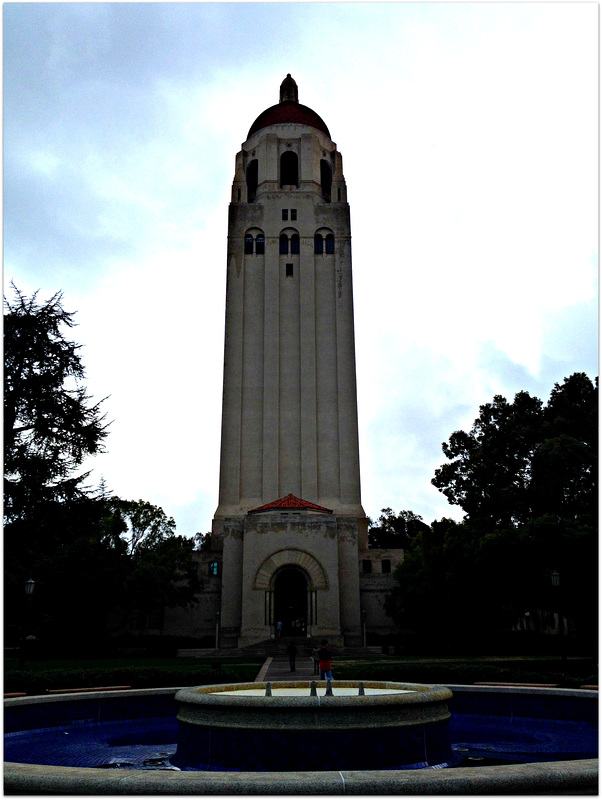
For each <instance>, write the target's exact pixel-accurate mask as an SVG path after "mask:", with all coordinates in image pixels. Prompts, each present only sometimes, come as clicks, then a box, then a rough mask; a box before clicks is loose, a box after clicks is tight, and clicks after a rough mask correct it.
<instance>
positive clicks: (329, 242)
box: [326, 233, 334, 254]
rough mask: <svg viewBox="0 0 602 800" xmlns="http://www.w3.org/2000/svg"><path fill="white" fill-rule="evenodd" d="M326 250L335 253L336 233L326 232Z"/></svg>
mask: <svg viewBox="0 0 602 800" xmlns="http://www.w3.org/2000/svg"><path fill="white" fill-rule="evenodd" d="M326 252H327V253H330V254H332V253H334V235H333V234H332V233H328V234H326Z"/></svg>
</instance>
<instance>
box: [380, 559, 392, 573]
mask: <svg viewBox="0 0 602 800" xmlns="http://www.w3.org/2000/svg"><path fill="white" fill-rule="evenodd" d="M381 565H382V571H383V573H389V572H391V562H390V561H389V559H388V558H383V560H382V562H381Z"/></svg>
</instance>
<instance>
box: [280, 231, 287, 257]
mask: <svg viewBox="0 0 602 800" xmlns="http://www.w3.org/2000/svg"><path fill="white" fill-rule="evenodd" d="M280 255H281V256H286V255H288V236H287V235H286V233H281V234H280Z"/></svg>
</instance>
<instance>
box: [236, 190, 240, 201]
mask: <svg viewBox="0 0 602 800" xmlns="http://www.w3.org/2000/svg"><path fill="white" fill-rule="evenodd" d="M236 199H237V201H238V202H239V203H240V189H238V190H237V192H236Z"/></svg>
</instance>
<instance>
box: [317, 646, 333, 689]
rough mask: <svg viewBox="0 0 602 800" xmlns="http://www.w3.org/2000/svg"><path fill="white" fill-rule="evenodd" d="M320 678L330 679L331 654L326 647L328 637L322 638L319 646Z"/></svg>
mask: <svg viewBox="0 0 602 800" xmlns="http://www.w3.org/2000/svg"><path fill="white" fill-rule="evenodd" d="M320 680H321V681H323V680H327V681H331V680H332V656H331V654H330V650H329V649H328V639H322V647H320Z"/></svg>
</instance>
